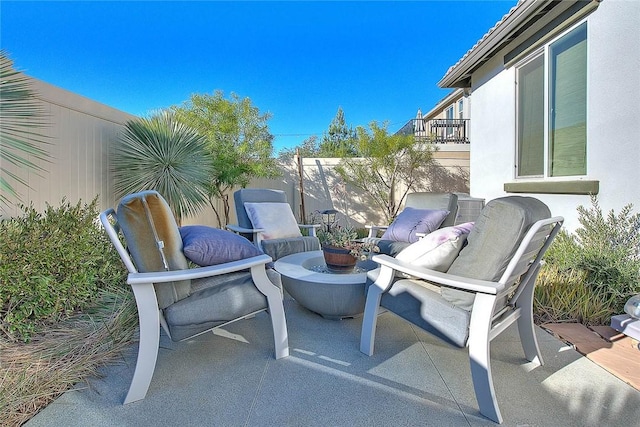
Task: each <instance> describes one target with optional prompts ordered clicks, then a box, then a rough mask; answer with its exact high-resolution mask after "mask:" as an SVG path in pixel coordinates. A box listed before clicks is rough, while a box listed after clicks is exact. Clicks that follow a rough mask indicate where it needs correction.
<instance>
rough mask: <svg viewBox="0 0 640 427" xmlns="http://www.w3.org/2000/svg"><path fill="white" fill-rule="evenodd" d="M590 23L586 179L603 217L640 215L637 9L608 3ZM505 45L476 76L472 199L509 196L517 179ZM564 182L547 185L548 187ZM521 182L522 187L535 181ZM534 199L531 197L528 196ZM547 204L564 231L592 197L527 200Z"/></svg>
mask: <svg viewBox="0 0 640 427" xmlns="http://www.w3.org/2000/svg"><path fill="white" fill-rule="evenodd" d="M585 19H586V21H587V175H586V176H582V177H572V178H570V179H573V180H576V179H578V180H596V181H599V193H598V195H597V197H598V201H599V203H600V206H601V207H602V209H603V210H604V211H605V212H606V211H609V210H611V209H614V210H615V211H616V212H618V211H619V210H620V209H621V208H622V207H623V206H625V205H627V204H629V203H633V205H634V206H635V211H636V212H637V211H638V210H640V191H638V189H637V186H638V184H639V183H640V119H639V116H640V104H639V103H638V100H639V99H640V77H639V74H638V70H640V2H636V1H620V0H604V1H602V2H601V3H600V4H599V5H598V7H597V8H596V9H595V10H594V11H593V12H592V13H590V14H589V15H588V16H587V17H586V18H585ZM511 49H513V45H510V44H508V45H507V46H506V47H504V48H503V49H502V50H501V51H499V52H498V53H497V54H495V55H494V56H493V57H492V58H491V59H490V60H489V61H487V62H486V63H485V64H483V65H482V66H481V67H480V68H478V69H477V70H476V71H474V72H473V74H472V75H471V90H472V96H471V97H472V100H473V113H472V117H471V134H472V135H473V140H472V144H471V159H470V182H471V195H472V196H475V197H482V198H485V199H486V200H490V199H493V198H496V197H501V196H505V195H507V194H509V193H507V192H506V191H505V189H504V184H505V183H513V182H518V181H521V180H516V179H515V170H514V168H515V159H516V152H515V151H516V143H515V141H516V121H517V120H516V96H517V92H516V85H515V81H516V74H515V67H513V66H510V67H508V68H507V67H505V65H504V61H503V58H504V55H505V54H506V53H507V52H509V51H510V50H511ZM562 179H563V178H545V179H544V180H545V181H552V180H562ZM531 180H532V179H523V180H522V181H531ZM524 195H529V194H526V193H525V194H524ZM530 195H532V196H534V197H537V198H539V199H541V200H542V201H544V202H545V203H547V204H548V205H549V207H550V208H551V211H552V212H553V213H554V214H558V215H563V216H564V217H565V218H566V222H565V226H566V227H567V229H569V230H573V229H575V228H576V227H577V226H578V225H579V223H578V221H577V218H578V215H577V211H576V208H577V206H579V205H583V206H587V207H588V206H590V205H591V202H590V198H589V196H588V195H574V194H544V193H535V194H530Z"/></svg>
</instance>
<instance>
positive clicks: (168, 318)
mask: <svg viewBox="0 0 640 427" xmlns="http://www.w3.org/2000/svg"><path fill="white" fill-rule="evenodd" d="M100 221H101V222H102V224H103V226H104V228H105V230H106V232H107V234H108V236H109V238H110V239H111V242H112V243H113V245H114V246H115V248H116V250H117V251H118V254H119V255H120V258H121V259H122V261H123V262H124V264H125V266H126V267H127V270H129V275H128V278H127V283H128V284H129V285H131V288H132V289H133V293H134V295H135V298H136V304H137V306H138V317H139V322H140V342H139V347H138V359H137V362H136V369H135V372H134V374H133V379H132V381H131V385H130V387H129V392H128V393H127V396H126V398H125V400H124V403H125V404H126V403H130V402H135V401H137V400H141V399H144V397H145V396H146V394H147V390H148V389H149V384H150V383H151V378H152V377H153V372H154V370H155V365H156V359H157V356H158V345H159V340H160V325H162V327H163V329H164V330H165V332H166V333H167V335H168V336H169V337H170V338H171V340H173V341H182V340H185V339H188V338H191V337H194V336H196V335H200V334H202V333H204V332H207V331H209V330H211V329H214V328H217V327H220V326H224V325H226V324H229V323H230V322H233V321H235V320H238V319H242V318H245V317H248V316H252V315H255V314H256V313H258V312H261V311H264V310H268V312H269V316H270V318H271V323H272V327H273V335H274V341H275V357H276V359H279V358H281V357H285V356H288V355H289V347H288V338H287V325H286V320H285V315H284V308H283V304H282V288H281V283H280V276H279V274H278V273H276V272H275V271H273V270H269V271H267V270H265V264H267V263H269V262H271V258H269V257H268V256H267V255H264V254H260V255H258V256H254V257H251V258H247V259H242V260H237V261H233V262H226V263H222V264H218V265H212V266H207V267H197V268H189V264H188V261H187V258H185V256H184V254H183V251H182V249H183V244H182V239H181V235H180V232H179V229H178V226H177V224H176V221H175V219H174V217H173V214H172V212H171V209H170V208H169V206H168V204H167V202H166V201H165V200H164V199H163V198H162V196H161V195H160V194H158V193H157V192H155V191H143V192H140V193H135V194H130V195H128V196H125V197H124V198H123V199H122V200H121V201H120V203H119V205H118V210H117V212H116V211H114V210H113V209H107V210H105V211H104V212H102V213H101V214H100ZM120 233H122V235H123V236H124V240H125V241H126V248H125V246H124V245H123V244H122V242H121V240H120ZM225 233H229V234H230V235H231V236H233V237H235V235H233V234H231V233H230V232H225ZM247 245H248V246H249V247H252V246H251V244H250V243H249V242H247ZM256 252H257V251H256ZM276 284H277V285H276Z"/></svg>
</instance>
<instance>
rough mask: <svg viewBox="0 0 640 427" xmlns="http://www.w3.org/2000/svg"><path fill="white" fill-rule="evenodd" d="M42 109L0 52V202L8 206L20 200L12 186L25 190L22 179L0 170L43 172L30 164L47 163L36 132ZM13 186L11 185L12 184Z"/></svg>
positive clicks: (42, 117)
mask: <svg viewBox="0 0 640 427" xmlns="http://www.w3.org/2000/svg"><path fill="white" fill-rule="evenodd" d="M46 118H47V116H46V113H45V110H44V107H43V105H42V104H41V103H40V102H39V101H38V100H37V99H36V98H35V96H34V92H33V90H32V89H31V81H30V80H29V77H27V76H26V75H24V74H23V73H21V72H19V71H17V70H16V69H15V68H14V67H13V61H12V60H11V59H10V58H9V57H8V55H7V53H6V51H4V50H0V202H1V203H2V204H5V205H10V204H11V202H10V198H9V196H11V197H12V198H15V199H17V200H20V197H19V195H18V192H17V191H16V189H15V187H14V185H15V184H16V183H19V184H22V185H25V186H28V184H27V183H26V182H25V180H23V179H22V178H21V177H19V176H18V175H16V174H15V173H13V172H12V171H11V170H9V169H8V168H6V167H5V166H2V163H3V162H5V161H6V162H8V163H10V164H12V165H14V166H16V167H18V168H22V169H25V170H28V171H33V172H43V171H44V169H42V168H41V167H40V166H38V165H37V164H35V163H34V162H33V161H31V160H29V156H31V157H32V158H33V160H34V161H35V160H41V161H48V159H49V155H48V153H47V151H46V150H45V149H44V148H43V145H44V144H47V143H48V142H47V140H46V138H45V137H44V136H43V135H42V134H41V133H40V132H39V131H40V129H41V128H42V127H44V126H46V124H47V121H46ZM12 182H13V183H12Z"/></svg>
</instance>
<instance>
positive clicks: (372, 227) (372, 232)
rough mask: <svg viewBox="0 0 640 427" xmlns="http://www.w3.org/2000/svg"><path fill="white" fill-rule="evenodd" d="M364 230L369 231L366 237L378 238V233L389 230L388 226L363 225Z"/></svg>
mask: <svg viewBox="0 0 640 427" xmlns="http://www.w3.org/2000/svg"><path fill="white" fill-rule="evenodd" d="M364 228H366V229H368V230H369V235H368V236H367V237H378V236H377V234H378V231H380V230H386V229H387V228H389V226H388V225H365V226H364Z"/></svg>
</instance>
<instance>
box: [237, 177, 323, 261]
mask: <svg viewBox="0 0 640 427" xmlns="http://www.w3.org/2000/svg"><path fill="white" fill-rule="evenodd" d="M233 199H234V203H235V210H236V217H237V220H238V224H229V225H227V228H228V229H229V230H231V231H234V232H236V233H239V234H241V235H243V236H245V237H246V238H248V239H249V240H251V241H253V242H254V244H255V245H256V246H257V247H259V248H260V249H262V250H263V251H264V253H266V254H267V255H269V256H270V257H271V258H273V260H274V261H275V260H277V259H279V258H282V257H284V256H287V255H291V254H294V253H299V252H306V251H317V250H320V241H319V240H318V238H317V237H316V229H318V228H319V227H320V225H319V224H312V225H308V224H299V223H298V222H297V221H296V219H295V217H294V215H293V211H292V209H291V206H290V205H289V204H288V202H287V195H286V194H285V192H284V191H282V190H273V189H266V188H242V189H240V190H237V191H236V192H234V193H233ZM301 229H302V230H306V231H307V235H303V234H302V233H301V232H300V230H301Z"/></svg>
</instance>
